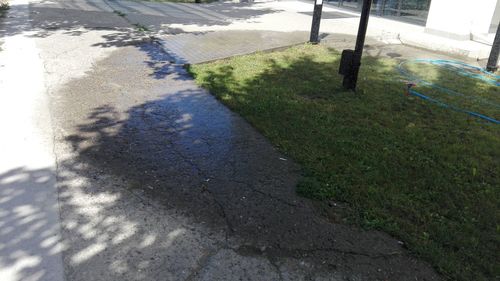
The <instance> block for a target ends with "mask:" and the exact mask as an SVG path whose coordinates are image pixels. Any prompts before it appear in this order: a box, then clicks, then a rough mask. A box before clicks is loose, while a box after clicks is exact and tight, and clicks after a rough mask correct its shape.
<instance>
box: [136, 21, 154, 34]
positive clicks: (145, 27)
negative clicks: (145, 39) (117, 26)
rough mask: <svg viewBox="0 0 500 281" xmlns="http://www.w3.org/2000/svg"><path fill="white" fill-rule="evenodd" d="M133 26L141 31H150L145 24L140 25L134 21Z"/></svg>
mask: <svg viewBox="0 0 500 281" xmlns="http://www.w3.org/2000/svg"><path fill="white" fill-rule="evenodd" d="M134 26H135V29H136V30H137V31H141V32H147V31H150V30H149V28H148V27H147V26H145V25H142V24H140V23H134Z"/></svg>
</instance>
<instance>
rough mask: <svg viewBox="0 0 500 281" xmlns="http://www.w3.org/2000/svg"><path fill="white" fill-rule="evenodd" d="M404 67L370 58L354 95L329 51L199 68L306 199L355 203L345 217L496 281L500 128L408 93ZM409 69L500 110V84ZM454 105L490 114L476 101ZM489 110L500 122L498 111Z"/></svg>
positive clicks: (455, 272) (458, 272) (469, 274)
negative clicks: (296, 173) (286, 165)
mask: <svg viewBox="0 0 500 281" xmlns="http://www.w3.org/2000/svg"><path fill="white" fill-rule="evenodd" d="M397 65H398V61H396V60H392V59H377V58H364V60H363V64H362V68H361V72H360V76H359V82H358V91H357V92H356V93H353V92H346V91H344V90H343V89H342V87H341V76H339V75H338V74H337V71H338V66H339V53H338V52H336V51H334V50H331V49H328V48H325V47H323V46H312V45H304V46H299V47H293V48H290V49H287V50H284V51H279V52H273V53H259V54H254V55H248V56H242V57H234V58H231V59H228V60H222V61H218V62H214V63H209V64H201V65H194V66H191V67H190V71H191V73H192V74H193V75H194V76H195V78H196V81H197V83H199V84H200V85H202V86H203V87H205V88H207V89H209V90H210V91H211V92H212V93H213V94H214V95H215V96H216V97H217V98H219V99H220V100H221V101H222V102H223V103H224V104H226V105H227V106H228V107H230V108H231V109H232V110H234V111H235V112H237V113H239V114H240V115H242V116H243V117H244V118H246V119H247V120H248V121H249V122H250V123H251V124H252V125H253V126H255V127H256V128H257V129H258V130H259V131H260V132H262V133H263V134H264V135H265V136H267V137H268V138H269V139H270V140H271V141H272V142H273V143H274V144H275V145H276V146H277V147H278V148H279V149H280V150H281V151H282V152H284V153H285V154H287V155H289V156H291V157H292V158H293V159H295V160H296V161H297V162H299V163H300V164H301V165H302V167H303V174H304V176H303V179H302V181H301V182H300V183H299V185H298V187H297V191H298V193H299V194H301V195H303V196H306V197H309V198H314V199H318V200H324V199H328V200H335V201H341V202H346V203H347V205H348V206H350V208H349V211H348V212H347V213H345V214H342V217H343V219H344V221H346V222H347V223H353V224H358V225H361V226H363V227H366V228H375V229H381V230H384V231H386V232H388V233H390V234H392V235H394V236H396V237H398V239H400V240H403V241H404V242H405V244H406V246H407V247H408V248H409V249H410V250H411V251H412V252H413V253H415V254H416V255H418V256H420V257H422V258H424V259H426V260H428V261H429V262H431V263H432V264H433V265H434V266H435V268H436V269H437V270H438V271H439V272H441V273H442V274H443V275H444V276H446V277H447V278H449V279H455V280H492V279H495V278H498V276H500V268H499V265H500V263H499V255H498V251H497V250H498V249H500V248H499V246H500V243H499V242H500V238H499V237H500V225H499V224H498V222H499V221H500V211H499V204H500V179H499V171H500V125H495V124H493V123H488V122H486V121H483V120H480V119H478V118H475V117H472V116H470V115H467V114H465V113H462V112H456V111H453V110H450V109H446V108H442V107H439V106H437V105H435V104H432V103H429V102H426V101H424V100H421V99H419V98H416V97H412V96H406V95H405V94H404V92H405V90H404V88H405V86H404V84H403V83H402V82H401V80H400V79H401V78H402V77H400V76H399V74H398V72H397V71H396V70H395V68H396V66H397ZM429 67H431V69H429ZM408 68H409V69H410V71H412V72H413V73H415V74H418V75H420V76H425V78H426V79H427V80H429V81H431V82H434V83H439V84H442V85H446V86H450V87H452V88H454V89H457V90H460V92H462V93H466V94H467V95H468V96H475V97H482V98H487V99H489V100H490V101H492V102H495V103H497V104H500V100H499V99H500V92H499V89H498V88H499V87H494V86H490V85H486V84H485V83H482V82H479V81H477V80H472V79H469V78H464V77H462V76H460V77H456V76H454V74H453V73H449V72H447V71H446V70H443V69H439V68H437V67H433V66H419V65H417V64H415V65H408ZM416 89H417V90H419V91H422V92H426V93H427V91H428V92H429V95H432V96H434V97H443V96H442V95H441V96H438V95H439V93H434V92H432V91H433V90H432V89H428V87H425V86H418V87H416ZM472 100H473V99H472ZM446 101H447V102H454V103H455V105H457V106H472V107H473V109H475V110H478V109H482V108H480V105H478V104H476V103H474V102H471V100H470V99H459V98H456V97H455V98H451V100H446ZM484 110H485V111H486V113H488V114H490V115H493V116H496V117H497V118H498V117H500V116H499V112H498V110H499V109H498V108H486V109H484Z"/></svg>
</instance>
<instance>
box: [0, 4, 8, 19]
mask: <svg viewBox="0 0 500 281" xmlns="http://www.w3.org/2000/svg"><path fill="white" fill-rule="evenodd" d="M9 9H10V6H9V3H8V2H3V1H0V18H2V17H3V16H5V15H6V14H7V11H8V10H9Z"/></svg>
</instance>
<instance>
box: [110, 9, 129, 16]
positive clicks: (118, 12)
mask: <svg viewBox="0 0 500 281" xmlns="http://www.w3.org/2000/svg"><path fill="white" fill-rule="evenodd" d="M113 13H115V14H117V15H118V16H120V17H124V16H126V15H127V14H125V13H124V12H121V11H118V10H114V11H113Z"/></svg>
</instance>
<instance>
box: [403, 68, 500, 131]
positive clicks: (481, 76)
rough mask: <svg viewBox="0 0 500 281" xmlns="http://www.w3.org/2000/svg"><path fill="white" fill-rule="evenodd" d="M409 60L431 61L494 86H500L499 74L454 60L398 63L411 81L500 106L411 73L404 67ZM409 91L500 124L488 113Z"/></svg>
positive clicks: (417, 95) (425, 98) (450, 107)
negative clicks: (487, 114)
mask: <svg viewBox="0 0 500 281" xmlns="http://www.w3.org/2000/svg"><path fill="white" fill-rule="evenodd" d="M408 62H417V63H429V64H432V65H436V66H440V67H444V68H446V69H448V70H451V71H454V72H455V73H457V74H458V75H461V76H464V77H469V78H473V79H478V80H481V81H483V82H485V83H487V84H490V85H493V86H500V81H499V80H500V76H499V75H495V74H493V73H490V72H487V71H485V70H483V69H482V68H480V67H477V66H473V65H469V64H466V63H463V62H459V61H452V60H441V59H416V60H413V61H404V62H401V63H400V64H399V65H398V71H399V73H400V74H401V75H403V76H405V77H406V78H408V80H411V81H413V82H415V83H418V84H422V85H425V86H429V87H431V88H434V89H437V90H439V91H441V92H444V93H446V94H448V95H452V96H461V97H465V98H469V99H476V100H478V101H479V102H481V103H483V104H487V105H491V106H494V107H496V108H500V104H496V103H493V102H491V101H489V100H487V99H484V98H481V97H474V96H467V95H464V94H462V93H459V92H457V91H453V90H451V89H448V88H445V87H443V86H440V85H437V84H434V83H431V82H428V81H425V80H423V79H422V78H419V77H418V76H415V75H413V74H411V73H410V72H409V71H408V70H406V69H405V68H404V65H405V64H406V63H408ZM408 93H409V94H411V95H413V96H416V97H419V98H421V99H423V100H427V101H430V102H433V103H435V104H437V105H439V106H442V107H444V108H449V109H452V110H455V111H459V112H464V113H467V114H469V115H471V116H474V117H478V118H481V119H483V120H487V121H489V122H492V123H495V124H500V120H497V119H495V118H492V117H489V116H486V115H484V114H481V113H477V112H474V111H469V110H464V109H461V108H458V107H456V106H453V105H449V104H446V103H444V102H442V101H439V100H437V99H434V98H431V97H429V96H427V95H424V94H422V93H419V92H417V91H415V90H413V89H409V90H408Z"/></svg>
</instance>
